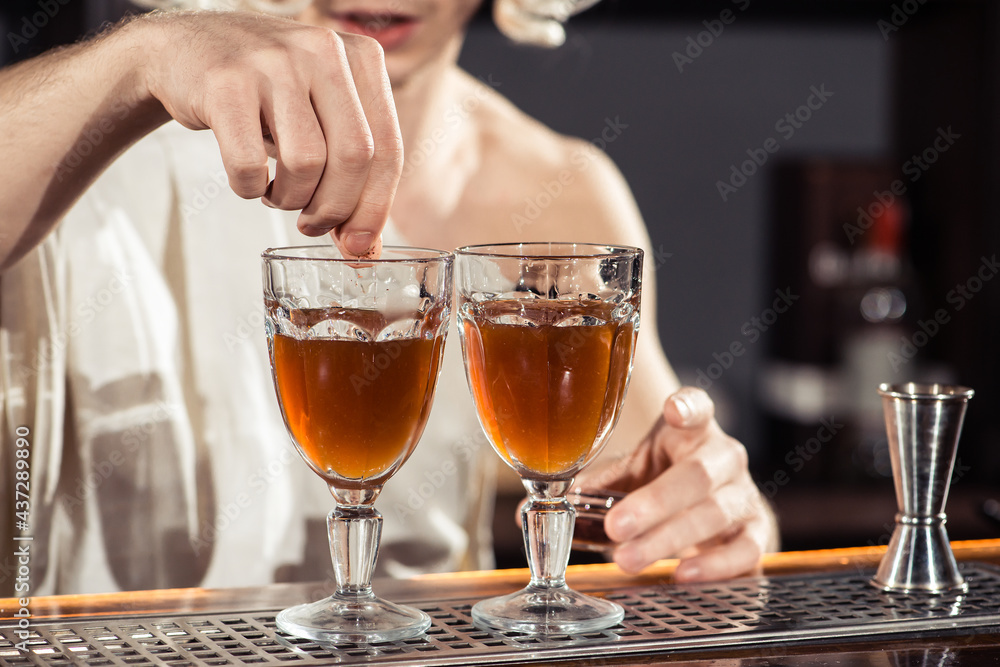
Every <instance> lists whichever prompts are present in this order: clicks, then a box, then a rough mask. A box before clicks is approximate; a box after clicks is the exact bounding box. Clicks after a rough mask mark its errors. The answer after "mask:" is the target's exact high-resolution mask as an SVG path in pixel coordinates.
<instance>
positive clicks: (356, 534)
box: [326, 505, 382, 598]
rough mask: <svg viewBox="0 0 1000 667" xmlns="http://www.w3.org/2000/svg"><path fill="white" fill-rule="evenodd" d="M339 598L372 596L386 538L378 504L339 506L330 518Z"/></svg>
mask: <svg viewBox="0 0 1000 667" xmlns="http://www.w3.org/2000/svg"><path fill="white" fill-rule="evenodd" d="M326 523H327V527H328V529H329V531H330V552H331V554H332V556H333V569H334V575H335V576H336V578H337V597H340V598H367V597H371V596H372V573H373V572H374V571H375V560H376V559H377V558H378V545H379V540H380V538H381V537H382V515H381V514H380V513H379V511H378V510H376V509H375V508H374V507H371V506H370V505H369V506H340V505H338V506H337V507H336V508H335V509H333V510H332V511H331V512H330V514H329V515H328V516H327V517H326Z"/></svg>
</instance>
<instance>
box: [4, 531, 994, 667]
mask: <svg viewBox="0 0 1000 667" xmlns="http://www.w3.org/2000/svg"><path fill="white" fill-rule="evenodd" d="M952 547H953V549H954V552H955V556H956V558H957V559H958V560H959V561H979V562H985V563H992V564H995V565H1000V540H982V541H969V542H955V543H953V545H952ZM884 552H885V548H884V547H863V548H854V549H837V550H827V551H811V552H786V553H778V554H769V555H768V556H766V557H765V559H764V562H763V570H764V574H765V575H784V574H809V573H819V572H836V571H844V570H851V569H854V570H857V569H860V568H868V567H874V566H875V565H877V564H878V561H879V559H880V558H881V557H882V554H883V553H884ZM675 566H676V561H671V560H667V561H661V562H660V563H658V564H657V565H655V566H653V567H651V568H649V569H647V570H646V571H644V572H643V573H641V574H640V575H637V576H630V575H626V574H624V573H623V572H621V570H619V569H618V568H617V567H616V566H614V565H581V566H572V567H571V568H570V570H569V573H568V576H567V579H568V581H569V584H570V586H571V587H573V588H575V589H577V590H580V591H586V592H592V593H603V592H607V591H610V590H614V589H621V588H626V587H633V586H651V587H661V588H662V586H663V585H664V584H669V583H670V582H671V581H672V575H673V571H674V568H675ZM527 579H528V572H527V570H501V571H493V572H463V573H453V574H436V575H425V576H419V577H415V578H413V579H409V580H404V581H398V580H379V581H377V582H376V592H377V593H378V594H379V595H381V596H383V597H386V598H389V599H391V600H394V601H398V602H416V601H424V602H426V601H431V600H433V601H439V600H440V601H445V600H461V599H480V598H484V597H488V596H491V595H497V594H500V593H506V592H511V591H513V590H516V589H517V588H520V587H522V586H523V585H524V584H525V583H526V581H527ZM327 588H329V585H327V586H322V585H317V584H313V585H308V584H278V585H271V586H266V587H261V588H241V589H226V590H207V589H199V588H192V589H175V590H162V591H138V592H128V593H114V594H100V595H67V596H52V597H35V598H31V600H30V611H31V614H32V620H33V622H35V623H46V622H49V621H61V620H63V621H67V622H71V621H74V620H80V619H88V620H90V619H97V620H100V619H101V618H117V619H121V618H122V617H126V616H149V615H194V614H205V613H229V612H240V613H245V612H253V611H263V610H275V609H279V608H282V607H285V606H289V605H292V604H298V603H301V602H304V601H308V600H311V599H316V598H318V597H319V594H320V593H321V592H322V590H323V589H327ZM18 609H19V603H18V601H17V600H16V599H0V625H7V626H9V625H10V624H11V622H12V621H13V620H14V616H13V614H14V612H16V611H17V610H18ZM997 611H998V612H1000V600H997ZM577 662H578V664H589V665H593V664H616V665H632V664H635V665H638V664H645V665H648V664H661V663H671V664H674V663H682V664H683V663H697V664H716V665H722V664H726V665H730V664H746V665H774V664H831V665H833V664H838V665H869V664H871V665H876V664H877V665H925V664H927V665H929V664H934V665H950V664H956V663H958V662H960V663H961V664H998V665H1000V626H997V625H993V626H992V627H986V628H977V629H968V628H967V629H964V630H956V631H953V632H932V633H923V634H918V635H905V636H901V635H889V636H872V637H867V638H865V637H863V638H860V639H859V638H854V639H851V640H823V641H816V642H799V643H779V644H778V645H774V644H773V643H772V644H769V645H767V646H756V647H755V646H746V647H743V648H739V647H737V648H733V647H726V648H720V649H694V650H683V651H663V652H658V653H655V654H652V655H639V656H636V655H631V656H621V658H620V659H619V658H616V655H615V649H614V647H613V646H609V647H608V649H607V651H606V652H605V653H604V654H603V655H602V657H601V659H600V660H599V661H595V660H593V659H590V660H584V661H582V662H579V661H577ZM534 664H540V663H539V662H537V661H535V662H534Z"/></svg>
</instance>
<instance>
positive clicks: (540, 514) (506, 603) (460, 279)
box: [455, 243, 642, 634]
mask: <svg viewBox="0 0 1000 667" xmlns="http://www.w3.org/2000/svg"><path fill="white" fill-rule="evenodd" d="M455 256H456V260H455V267H456V268H455V273H456V278H455V280H456V286H457V292H458V299H459V304H458V317H459V320H460V326H459V330H460V332H461V336H462V350H463V353H464V356H465V367H466V373H467V376H468V380H469V386H470V388H471V389H472V394H473V398H474V400H475V403H476V410H477V412H478V414H479V420H480V422H481V424H482V426H483V429H484V430H485V431H486V434H487V436H488V437H489V439H490V442H491V444H492V445H493V448H494V449H495V450H496V452H497V453H498V454H499V455H500V456H501V458H503V460H504V461H506V462H507V464H508V465H510V466H511V467H512V468H513V469H514V470H515V471H516V472H517V473H518V474H519V475H520V476H521V479H522V482H523V483H524V486H525V488H526V489H527V491H528V502H527V503H526V504H525V506H524V507H523V509H522V512H521V517H522V519H523V528H524V541H525V546H526V548H527V553H528V564H529V566H530V568H531V581H530V583H529V584H528V586H527V587H526V588H524V589H523V590H521V591H519V592H517V593H513V594H511V595H506V596H501V597H497V598H492V599H489V600H484V601H482V602H480V603H478V604H476V605H475V606H474V607H473V609H472V616H473V620H474V621H475V622H476V623H478V624H480V625H484V626H488V627H492V628H498V629H502V630H508V631H519V632H532V633H544V634H569V633H579V632H590V631H594V630H599V629H602V628H606V627H610V626H613V625H615V624H617V623H618V622H619V621H621V620H622V617H623V611H622V608H621V607H620V606H618V605H616V604H614V603H613V602H609V601H607V600H602V599H598V598H593V597H589V596H586V595H582V594H580V593H577V592H575V591H573V590H571V589H570V588H568V587H567V586H566V580H565V574H566V565H567V562H568V560H569V551H570V543H571V541H572V537H573V517H574V511H573V506H572V505H571V504H570V503H568V502H567V501H566V498H565V496H566V492H567V490H568V489H569V488H570V486H571V485H572V483H573V477H574V475H576V474H577V473H578V472H579V471H580V470H581V469H582V468H583V467H584V466H586V465H587V464H588V463H589V462H590V461H591V460H593V458H594V457H595V456H596V455H597V454H598V453H599V452H600V450H601V449H602V447H603V446H604V444H605V443H606V442H607V440H608V437H609V435H610V434H611V431H612V429H613V428H614V425H615V422H616V421H617V419H618V415H619V411H620V409H621V404H622V400H623V398H624V397H625V390H626V387H627V385H628V379H629V374H630V372H631V368H632V356H633V351H634V347H635V339H636V333H637V332H638V326H639V296H640V288H641V283H642V251H641V250H639V249H637V248H630V247H621V246H604V245H592V244H583V243H520V244H500V245H490V246H469V247H465V248H459V249H458V250H457V251H455Z"/></svg>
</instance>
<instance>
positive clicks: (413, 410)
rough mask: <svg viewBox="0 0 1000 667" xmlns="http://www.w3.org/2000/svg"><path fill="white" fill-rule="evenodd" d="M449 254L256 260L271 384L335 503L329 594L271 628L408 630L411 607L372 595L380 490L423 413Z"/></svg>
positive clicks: (301, 253) (298, 251)
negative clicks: (332, 579) (331, 589)
mask: <svg viewBox="0 0 1000 667" xmlns="http://www.w3.org/2000/svg"><path fill="white" fill-rule="evenodd" d="M452 262H453V258H452V256H451V254H450V253H445V252H439V251H436V250H422V249H415V248H390V247H386V248H383V250H382V255H381V257H380V259H377V260H368V259H364V260H358V259H345V258H343V257H342V256H341V254H340V252H339V251H338V250H337V249H336V248H335V247H334V246H331V245H326V246H303V247H296V248H273V249H270V250H268V251H266V252H265V253H264V254H263V268H264V301H265V307H266V310H267V319H266V326H267V341H268V349H269V351H270V355H271V369H272V374H273V377H274V387H275V391H276V392H277V395H278V403H279V404H280V406H281V412H282V416H283V417H284V420H285V425H286V427H287V428H288V432H289V434H290V435H291V437H292V440H293V441H294V442H295V446H296V447H297V448H298V450H299V453H300V454H301V455H302V458H303V459H305V461H306V463H308V464H309V466H310V467H311V468H312V469H313V470H314V471H315V472H316V473H317V474H318V475H319V476H320V477H322V478H323V480H324V481H326V483H327V485H328V486H329V487H330V491H331V493H332V494H333V497H334V500H335V501H336V507H335V509H333V510H332V511H331V512H330V514H329V516H328V518H327V523H328V527H329V531H330V549H331V554H332V557H333V566H334V573H335V576H336V580H337V591H336V593H334V594H333V595H332V596H331V597H329V598H326V599H325V600H320V601H318V602H312V603H309V604H303V605H299V606H297V607H292V608H290V609H285V610H284V611H282V612H281V613H280V614H278V617H277V623H278V627H280V628H281V629H282V630H284V631H286V632H288V633H290V634H294V635H297V636H301V637H307V638H309V639H313V640H316V641H323V642H359V643H370V642H378V641H392V640H397V639H404V638H406V637H411V636H414V635H418V634H420V633H422V632H423V631H424V630H426V629H427V628H428V627H429V626H430V618H429V617H428V616H427V615H426V614H424V613H423V612H421V611H418V610H416V609H411V608H409V607H404V606H400V605H397V604H393V603H391V602H388V601H386V600H382V599H380V598H377V597H376V596H375V595H374V594H373V593H372V587H371V578H372V571H373V570H374V567H375V559H376V557H377V555H378V545H379V538H380V536H381V531H382V516H381V514H379V512H378V511H377V510H376V509H375V508H374V507H373V503H374V502H375V499H376V498H377V497H378V495H379V492H380V491H381V490H382V485H383V484H384V483H385V482H386V480H388V479H389V477H391V476H392V475H393V473H395V472H396V470H398V469H399V467H400V466H401V465H402V464H403V463H404V462H405V461H406V459H407V458H408V457H409V456H410V454H411V453H412V452H413V448H414V447H415V446H416V444H417V440H418V439H419V438H420V434H421V433H422V432H423V429H424V424H425V423H426V421H427V416H428V414H429V412H430V407H431V401H432V399H433V396H434V388H435V385H436V383H437V378H438V368H439V364H440V361H441V353H442V351H443V349H444V343H445V336H446V334H447V330H448V324H449V321H450V313H451V291H452V280H451V276H452Z"/></svg>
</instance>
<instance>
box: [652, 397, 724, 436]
mask: <svg viewBox="0 0 1000 667" xmlns="http://www.w3.org/2000/svg"><path fill="white" fill-rule="evenodd" d="M714 417H715V404H714V403H713V402H712V399H711V398H709V396H708V394H706V393H705V392H704V391H703V390H701V389H699V388H698V387H681V388H680V389H678V390H677V391H675V392H674V393H673V394H671V395H670V397H669V398H667V400H666V402H665V403H664V404H663V420H664V421H665V422H666V423H667V425H668V426H673V427H674V428H679V429H700V428H704V427H705V426H706V425H707V424H708V423H709V422H710V421H712V419H713V418H714Z"/></svg>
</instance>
